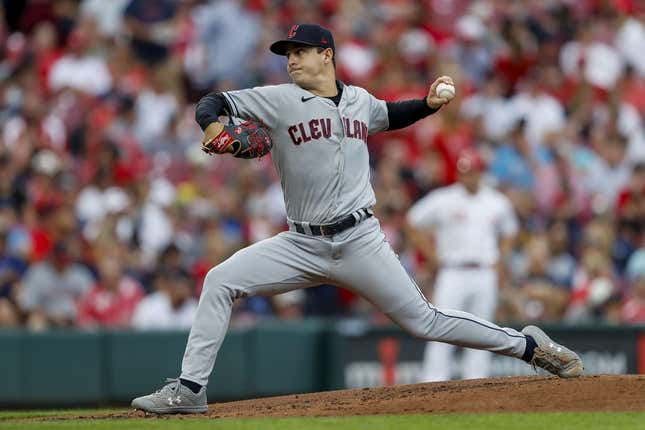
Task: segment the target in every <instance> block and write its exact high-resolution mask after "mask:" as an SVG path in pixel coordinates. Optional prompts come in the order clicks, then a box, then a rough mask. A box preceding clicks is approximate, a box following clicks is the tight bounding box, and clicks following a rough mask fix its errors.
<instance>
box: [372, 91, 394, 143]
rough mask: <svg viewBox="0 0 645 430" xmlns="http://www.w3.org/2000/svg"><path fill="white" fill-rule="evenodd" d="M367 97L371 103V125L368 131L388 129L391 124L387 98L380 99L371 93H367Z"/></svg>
mask: <svg viewBox="0 0 645 430" xmlns="http://www.w3.org/2000/svg"><path fill="white" fill-rule="evenodd" d="M367 97H368V104H369V125H368V128H367V133H368V134H374V133H378V132H379V131H383V130H387V128H388V127H389V125H390V124H389V120H388V116H387V105H386V103H385V100H379V99H377V98H376V97H374V96H373V95H371V94H369V93H367Z"/></svg>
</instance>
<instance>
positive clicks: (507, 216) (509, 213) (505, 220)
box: [497, 196, 519, 237]
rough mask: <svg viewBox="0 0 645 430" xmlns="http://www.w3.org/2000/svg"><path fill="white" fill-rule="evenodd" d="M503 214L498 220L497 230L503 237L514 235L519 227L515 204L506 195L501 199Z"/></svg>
mask: <svg viewBox="0 0 645 430" xmlns="http://www.w3.org/2000/svg"><path fill="white" fill-rule="evenodd" d="M500 211H501V214H500V216H499V218H498V222H497V230H498V232H499V234H500V235H501V236H502V237H513V236H515V235H516V234H517V231H518V229H519V226H518V222H517V217H516V216H515V211H514V210H513V205H511V202H509V201H508V199H507V198H506V197H503V196H502V198H501V199H500Z"/></svg>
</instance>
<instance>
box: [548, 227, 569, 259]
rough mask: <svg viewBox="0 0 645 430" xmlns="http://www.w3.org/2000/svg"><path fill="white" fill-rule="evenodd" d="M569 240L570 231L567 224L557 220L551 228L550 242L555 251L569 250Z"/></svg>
mask: <svg viewBox="0 0 645 430" xmlns="http://www.w3.org/2000/svg"><path fill="white" fill-rule="evenodd" d="M568 241H569V232H568V231H567V226H566V225H565V224H564V223H562V222H557V223H555V224H553V225H552V226H551V228H550V229H549V242H550V245H551V249H553V251H554V252H564V251H566V250H567V243H568Z"/></svg>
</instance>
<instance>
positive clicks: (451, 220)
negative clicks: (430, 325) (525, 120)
mask: <svg viewBox="0 0 645 430" xmlns="http://www.w3.org/2000/svg"><path fill="white" fill-rule="evenodd" d="M483 167H484V165H483V162H482V160H481V158H480V157H479V155H478V154H477V153H476V152H475V151H472V150H467V151H463V152H462V153H461V154H460V155H459V158H458V161H457V171H458V182H457V183H455V184H453V185H450V186H447V187H443V188H440V189H437V190H435V191H432V192H431V193H429V194H428V195H427V196H425V197H424V198H422V199H420V200H419V201H418V202H417V203H416V204H415V205H414V206H413V207H412V208H411V209H410V211H409V213H408V224H409V226H410V229H411V233H412V234H411V235H410V237H411V238H412V240H413V242H414V243H415V245H416V246H417V247H418V249H419V250H420V251H421V253H422V254H423V255H424V256H425V257H426V259H427V260H428V263H429V264H430V265H431V266H434V267H438V273H437V277H436V282H435V287H434V293H433V295H432V302H433V303H434V304H435V305H436V306H437V307H439V308H443V309H454V310H462V311H466V312H469V313H472V314H473V315H476V316H478V317H480V318H483V319H486V320H492V319H493V318H494V316H495V311H496V307H497V296H498V291H497V290H498V284H499V282H500V278H499V275H500V271H501V270H502V267H503V262H504V259H505V257H506V256H507V255H508V253H509V252H510V251H511V247H512V243H513V239H514V237H515V235H516V233H517V218H516V217H515V213H514V212H513V208H512V205H511V203H510V201H509V200H508V199H507V198H506V197H505V196H504V195H503V194H502V193H500V192H499V191H497V190H495V189H493V188H490V187H488V186H485V185H483V184H482V183H481V172H482V170H483ZM431 239H434V244H435V245H434V246H433V245H432V240H431ZM454 352H455V346H454V345H449V344H445V343H439V342H428V344H427V345H426V349H425V353H424V358H423V370H422V376H421V377H422V380H423V381H424V382H429V381H445V380H449V379H451V377H452V368H453V366H452V363H453V362H454V357H453V356H454ZM491 358H492V356H491V353H490V352H488V351H481V350H474V349H469V348H466V349H464V354H463V362H462V369H463V372H462V376H463V377H464V378H466V379H469V378H485V377H488V376H489V374H490V367H491Z"/></svg>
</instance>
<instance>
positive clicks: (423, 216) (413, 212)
mask: <svg viewBox="0 0 645 430" xmlns="http://www.w3.org/2000/svg"><path fill="white" fill-rule="evenodd" d="M438 208H439V199H438V196H437V194H435V193H430V194H429V195H427V196H425V197H423V198H422V199H421V200H419V201H417V202H416V203H415V204H414V205H412V207H411V208H410V210H409V211H408V215H407V221H408V223H409V224H410V225H411V226H413V227H417V228H432V227H434V226H435V225H437V224H438V222H439V218H438V217H437V214H438V213H439V212H438Z"/></svg>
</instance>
